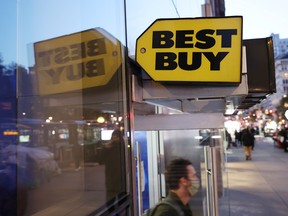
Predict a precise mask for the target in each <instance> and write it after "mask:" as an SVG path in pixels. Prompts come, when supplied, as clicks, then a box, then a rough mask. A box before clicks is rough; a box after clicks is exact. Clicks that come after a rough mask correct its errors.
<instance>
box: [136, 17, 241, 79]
mask: <svg viewBox="0 0 288 216" xmlns="http://www.w3.org/2000/svg"><path fill="white" fill-rule="evenodd" d="M241 57H242V17H223V18H197V19H159V20H156V21H155V22H154V23H153V24H152V25H151V26H150V27H149V28H148V29H147V30H146V31H145V32H144V33H143V34H142V35H141V36H140V37H139V38H138V39H137V47H136V61H137V62H138V63H139V64H140V65H141V67H142V68H143V69H144V70H145V71H146V72H147V73H148V74H149V75H150V76H151V77H152V79H154V80H155V81H182V82H209V83H211V82H213V83H240V82H241V65H242V63H241Z"/></svg>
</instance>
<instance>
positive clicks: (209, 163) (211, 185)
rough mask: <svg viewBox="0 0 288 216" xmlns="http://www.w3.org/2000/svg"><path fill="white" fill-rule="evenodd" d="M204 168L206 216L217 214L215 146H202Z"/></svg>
mask: <svg viewBox="0 0 288 216" xmlns="http://www.w3.org/2000/svg"><path fill="white" fill-rule="evenodd" d="M204 157H205V170H206V186H207V189H206V203H207V216H218V215H219V211H218V192H217V166H216V149H215V147H210V146H205V147H204Z"/></svg>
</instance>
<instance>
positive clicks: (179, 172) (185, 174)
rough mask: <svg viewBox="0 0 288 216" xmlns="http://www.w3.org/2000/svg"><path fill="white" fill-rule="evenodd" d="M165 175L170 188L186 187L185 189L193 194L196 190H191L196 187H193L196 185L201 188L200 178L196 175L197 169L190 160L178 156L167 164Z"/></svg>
mask: <svg viewBox="0 0 288 216" xmlns="http://www.w3.org/2000/svg"><path fill="white" fill-rule="evenodd" d="M165 176H166V184H167V187H168V189H169V190H179V189H181V190H183V189H184V191H186V192H187V193H188V194H189V195H190V196H192V195H194V192H192V191H191V188H192V190H194V189H195V188H194V189H193V187H195V186H196V187H198V188H199V179H198V177H197V176H196V170H195V168H194V167H193V165H192V163H191V162H190V161H189V160H186V159H183V158H178V159H174V160H172V161H170V162H169V164H168V165H167V168H166V172H165ZM193 182H194V183H193ZM194 191H195V190H194Z"/></svg>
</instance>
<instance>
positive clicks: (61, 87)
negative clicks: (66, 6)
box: [34, 28, 122, 94]
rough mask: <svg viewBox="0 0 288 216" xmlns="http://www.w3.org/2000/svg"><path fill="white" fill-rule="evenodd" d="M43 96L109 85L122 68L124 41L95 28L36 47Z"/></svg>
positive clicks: (37, 66) (43, 42)
mask: <svg viewBox="0 0 288 216" xmlns="http://www.w3.org/2000/svg"><path fill="white" fill-rule="evenodd" d="M34 50H35V63H36V64H35V66H36V72H37V75H38V79H39V91H40V94H52V93H61V92H68V91H73V90H80V89H85V88H91V87H96V86H101V85H105V84H107V82H108V81H109V80H110V79H111V78H112V76H113V74H114V73H115V72H116V71H117V69H118V68H119V67H120V65H121V61H122V59H121V45H120V42H119V41H118V40H117V39H115V38H113V37H111V36H110V35H109V34H108V33H107V32H105V31H104V30H103V29H99V28H97V29H91V30H87V31H83V32H79V33H75V34H71V35H65V36H62V37H59V38H55V39H51V40H47V41H42V42H38V43H35V44H34Z"/></svg>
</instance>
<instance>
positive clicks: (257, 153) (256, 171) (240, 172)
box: [220, 137, 288, 216]
mask: <svg viewBox="0 0 288 216" xmlns="http://www.w3.org/2000/svg"><path fill="white" fill-rule="evenodd" d="M230 151H231V153H230V154H228V156H227V160H228V163H227V172H228V181H229V182H228V185H229V199H230V209H229V211H230V214H229V215H231V216H287V215H288V154H287V153H284V151H283V150H282V149H279V148H277V147H274V145H273V141H272V139H271V138H268V137H257V138H256V143H255V148H254V151H253V153H252V160H251V161H246V160H245V158H244V152H243V148H242V147H238V148H232V149H231V150H230ZM220 216H221V215H220Z"/></svg>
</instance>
